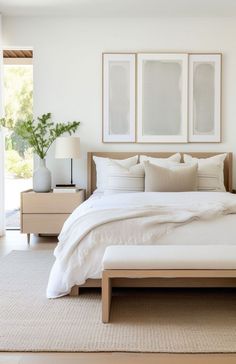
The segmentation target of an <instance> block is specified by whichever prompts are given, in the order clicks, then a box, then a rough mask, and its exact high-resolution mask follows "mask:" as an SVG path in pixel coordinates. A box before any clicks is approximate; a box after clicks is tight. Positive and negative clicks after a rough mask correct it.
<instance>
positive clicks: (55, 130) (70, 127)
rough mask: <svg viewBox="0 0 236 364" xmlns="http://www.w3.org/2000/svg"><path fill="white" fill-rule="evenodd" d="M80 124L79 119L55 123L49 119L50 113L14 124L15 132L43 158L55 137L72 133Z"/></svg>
mask: <svg viewBox="0 0 236 364" xmlns="http://www.w3.org/2000/svg"><path fill="white" fill-rule="evenodd" d="M79 125H80V122H79V121H72V122H67V123H56V124H54V123H53V122H52V121H51V113H47V114H43V115H42V116H41V117H38V118H37V121H36V122H35V121H34V120H33V119H30V120H27V121H19V122H17V123H16V125H15V132H16V133H17V134H18V135H19V136H21V137H22V138H23V139H25V140H26V141H27V142H28V144H29V145H30V146H31V147H32V148H33V151H34V153H36V154H38V156H39V157H40V158H41V159H43V158H45V157H46V155H47V152H48V150H49V148H50V146H51V145H52V143H53V142H54V140H55V139H56V138H58V137H59V136H61V135H62V134H64V133H69V134H70V135H71V134H72V133H74V132H75V131H76V130H77V129H78V127H79Z"/></svg>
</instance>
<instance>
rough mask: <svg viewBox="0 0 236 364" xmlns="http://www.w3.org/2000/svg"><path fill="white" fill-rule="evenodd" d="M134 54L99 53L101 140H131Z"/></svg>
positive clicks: (133, 132)
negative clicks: (101, 109) (101, 64)
mask: <svg viewBox="0 0 236 364" xmlns="http://www.w3.org/2000/svg"><path fill="white" fill-rule="evenodd" d="M135 63H136V55H135V54H125V53H124V54H123V53H120V54H112V53H104V54H103V142H104V143H107V142H113V143H114V142H135V92H136V85H135Z"/></svg>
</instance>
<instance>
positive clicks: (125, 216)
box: [47, 192, 236, 298]
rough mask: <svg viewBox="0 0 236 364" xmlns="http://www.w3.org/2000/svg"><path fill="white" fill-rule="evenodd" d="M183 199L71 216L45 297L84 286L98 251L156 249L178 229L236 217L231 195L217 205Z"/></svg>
mask: <svg viewBox="0 0 236 364" xmlns="http://www.w3.org/2000/svg"><path fill="white" fill-rule="evenodd" d="M213 194H214V193H213ZM130 195H132V196H130ZM135 195H136V196H135ZM182 195H183V194H182ZM182 195H179V196H180V198H179V197H178V195H176V196H177V198H173V195H172V198H170V197H169V196H168V195H166V197H167V198H163V194H162V195H160V194H158V197H159V198H156V197H157V196H156V195H154V194H153V193H150V194H145V193H141V194H140V193H135V194H121V195H119V196H117V195H115V196H114V195H112V196H106V197H101V198H97V199H93V200H92V201H89V200H88V202H86V203H85V204H84V206H83V207H82V208H78V209H76V210H75V212H74V213H73V214H72V215H71V216H70V218H69V219H68V220H67V221H66V223H65V225H64V227H63V230H62V232H61V234H60V236H59V244H58V246H57V248H56V249H55V256H56V262H55V264H54V267H53V269H52V271H51V275H50V279H49V283H48V290H47V296H48V297H50V298H54V297H59V296H62V295H65V294H67V293H68V292H70V289H71V287H72V286H73V285H74V284H82V283H84V281H85V280H86V279H87V278H88V277H89V276H88V273H89V267H86V264H89V263H88V262H89V257H90V256H91V255H92V254H93V251H96V248H97V247H98V248H99V246H101V250H102V251H103V252H104V250H105V247H106V246H108V245H113V244H140V245H142V244H147V245H150V244H157V243H158V241H159V240H160V238H161V237H163V236H164V235H165V234H167V233H170V232H171V231H172V230H173V229H174V228H176V227H177V226H181V225H183V224H187V223H190V222H192V221H194V220H209V219H214V218H217V217H219V216H222V215H227V214H232V213H236V199H235V198H231V197H232V195H230V194H227V193H224V194H217V195H219V196H221V197H220V198H215V199H213V198H212V196H213V195H211V197H210V198H206V197H207V196H208V195H209V194H205V195H204V193H199V192H197V193H195V194H194V193H188V194H186V193H185V194H184V195H185V198H183V197H182ZM164 196H165V194H164ZM170 196H171V195H170ZM176 196H175V197H176ZM186 196H187V197H188V198H186ZM222 196H224V198H222ZM135 197H136V198H135ZM154 197H155V198H154ZM200 197H201V198H200ZM215 197H216V196H215ZM151 201H152V202H151ZM173 201H176V202H175V203H174V204H173ZM119 227H120V233H118V234H117V231H119ZM113 228H115V229H116V235H115V237H114V236H112V239H111V238H110V237H109V234H111V233H110V232H109V230H110V229H113ZM104 234H105V235H104ZM91 235H92V236H91ZM103 240H106V241H103ZM100 260H101V258H100ZM99 269H101V268H100V264H99ZM89 278H93V277H89Z"/></svg>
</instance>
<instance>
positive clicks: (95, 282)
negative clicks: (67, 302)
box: [70, 152, 235, 296]
mask: <svg viewBox="0 0 236 364" xmlns="http://www.w3.org/2000/svg"><path fill="white" fill-rule="evenodd" d="M174 153H175V152H88V155H87V163H88V180H87V198H88V197H89V196H91V194H92V193H93V192H94V191H95V189H96V166H95V163H94V161H93V157H94V156H97V157H104V158H111V159H125V158H130V157H133V156H135V155H140V154H142V155H147V156H150V157H154V158H167V157H170V156H171V155H173V154H174ZM185 153H186V154H189V155H191V156H193V157H196V158H209V157H213V156H215V155H218V154H222V153H224V152H217V153H214V152H185ZM183 154H184V153H181V158H182V161H183ZM232 156H233V155H232V153H227V156H226V158H225V162H224V183H225V188H226V191H229V192H232V169H233V167H232ZM80 287H101V279H88V280H87V281H86V283H85V284H83V285H81V286H74V287H73V288H72V290H71V293H70V294H71V295H72V296H73V295H78V294H79V288H80ZM113 287H235V279H227V280H226V279H224V278H222V279H219V278H210V279H206V278H205V279H201V278H195V279H190V278H189V279H186V278H173V279H172V278H169V279H168V280H167V279H164V280H163V279H161V278H160V279H158V278H155V279H152V278H147V279H132V281H131V280H128V279H125V278H124V279H122V278H117V279H114V280H113Z"/></svg>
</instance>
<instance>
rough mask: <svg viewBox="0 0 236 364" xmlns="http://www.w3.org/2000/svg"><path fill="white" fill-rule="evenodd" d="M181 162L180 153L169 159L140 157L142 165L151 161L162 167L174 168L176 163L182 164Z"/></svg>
mask: <svg viewBox="0 0 236 364" xmlns="http://www.w3.org/2000/svg"><path fill="white" fill-rule="evenodd" d="M180 160H181V155H180V153H175V154H173V155H171V156H170V157H168V158H153V157H149V156H147V155H140V157H139V161H140V163H143V162H145V161H149V162H151V163H152V164H155V165H158V166H162V167H168V166H172V165H173V164H175V163H180Z"/></svg>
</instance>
